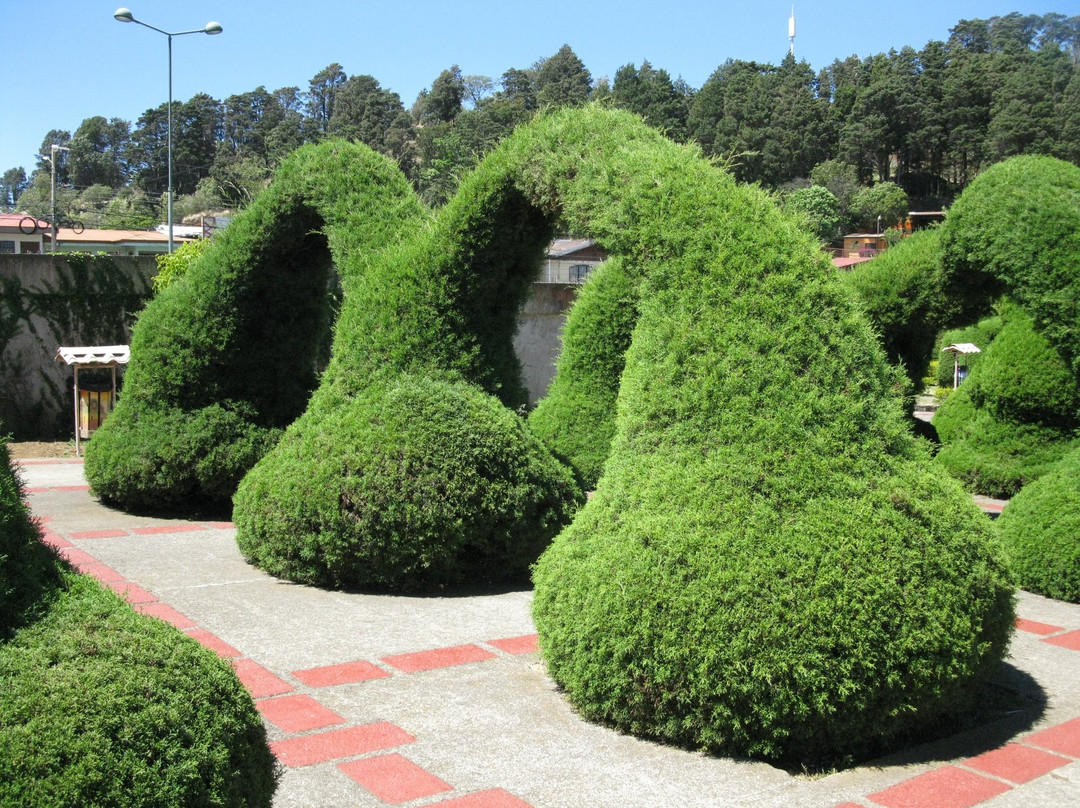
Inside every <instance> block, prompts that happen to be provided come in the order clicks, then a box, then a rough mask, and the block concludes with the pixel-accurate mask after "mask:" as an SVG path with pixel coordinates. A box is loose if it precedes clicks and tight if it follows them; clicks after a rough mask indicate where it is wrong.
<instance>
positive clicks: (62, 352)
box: [56, 345, 131, 457]
mask: <svg viewBox="0 0 1080 808" xmlns="http://www.w3.org/2000/svg"><path fill="white" fill-rule="evenodd" d="M130 358H131V350H130V348H128V346H127V345H101V346H96V347H82V348H63V347H61V348H57V349H56V361H57V362H60V361H63V362H66V363H67V364H68V365H71V366H72V367H74V368H75V456H76V457H78V456H79V453H80V450H79V440H80V438H89V437H90V435H91V434H92V433H93V432H94V430H95V429H97V428H98V427H99V426H101V422H102V421H104V420H105V416H107V415H108V414H109V413H110V412H112V408H113V405H114V404H115V403H116V368H117V366H119V365H126V364H127V363H128V360H129V359H130ZM94 368H109V369H111V370H112V390H111V391H108V390H80V389H79V370H80V369H94Z"/></svg>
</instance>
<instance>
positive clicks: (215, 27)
mask: <svg viewBox="0 0 1080 808" xmlns="http://www.w3.org/2000/svg"><path fill="white" fill-rule="evenodd" d="M113 16H114V17H115V18H116V19H118V20H120V22H134V23H138V24H139V25H141V26H142V27H143V28H149V29H150V30H151V31H157V32H158V33H159V34H164V35H165V36H167V37H168V38H169V119H168V125H167V128H166V138H167V140H168V145H167V150H168V160H169V194H168V206H169V252H170V253H171V252H172V251H173V216H172V201H173V185H172V39H173V37H174V36H184V35H185V34H220V33H221V31H222V28H221V25H220V24H218V23H216V22H208V23H207V24H206V26H205V27H203V28H199V29H197V30H195V31H177V32H175V33H169V32H168V31H162V30H161V29H160V28H155V27H154V26H152V25H148V24H147V23H145V22H143V21H142V20H137V19H135V16H134V15H133V14H132V13H131V10H130V9H126V8H118V9H116V13H115V14H113Z"/></svg>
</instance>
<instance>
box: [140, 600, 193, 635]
mask: <svg viewBox="0 0 1080 808" xmlns="http://www.w3.org/2000/svg"><path fill="white" fill-rule="evenodd" d="M135 611H137V612H142V613H143V614H146V615H149V616H150V617H157V618H159V619H161V620H164V621H165V622H166V623H172V624H173V625H174V626H176V627H177V628H180V629H184V628H194V627H195V623H194V622H192V620H191V618H190V617H188V616H187V615H186V614H181V613H180V612H178V611H176V609H174V608H173V607H172V606H170V605H169V604H167V603H161V602H158V603H136V604H135Z"/></svg>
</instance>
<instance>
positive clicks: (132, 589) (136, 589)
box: [87, 564, 157, 604]
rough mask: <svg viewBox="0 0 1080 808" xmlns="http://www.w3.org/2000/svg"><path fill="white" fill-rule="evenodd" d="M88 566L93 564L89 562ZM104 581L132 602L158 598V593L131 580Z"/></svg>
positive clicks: (152, 600)
mask: <svg viewBox="0 0 1080 808" xmlns="http://www.w3.org/2000/svg"><path fill="white" fill-rule="evenodd" d="M87 566H92V565H90V564H88V565H87ZM102 583H104V584H105V586H107V587H109V589H111V590H112V591H113V592H115V593H116V594H118V595H119V596H120V597H122V598H123V599H124V600H126V601H127V602H128V603H131V604H135V603H153V602H154V601H156V600H157V595H154V594H151V593H150V592H147V591H146V590H145V589H143V588H142V587H141V586H139V585H137V584H133V583H132V582H131V581H123V580H121V581H103V582H102Z"/></svg>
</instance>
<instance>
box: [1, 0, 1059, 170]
mask: <svg viewBox="0 0 1080 808" xmlns="http://www.w3.org/2000/svg"><path fill="white" fill-rule="evenodd" d="M1048 2H1051V3H1053V5H1047V3H1048ZM121 3H128V4H130V5H129V6H128V7H129V8H130V9H131V11H132V13H133V14H134V15H135V17H136V18H138V19H141V20H144V21H145V22H147V23H149V24H151V25H154V26H155V27H157V28H161V29H163V30H168V31H174V32H176V31H186V30H191V29H198V28H202V27H203V26H204V25H205V24H206V23H207V22H209V21H211V20H214V21H217V22H219V23H220V24H221V25H222V26H223V28H224V33H222V34H221V35H220V36H213V37H211V36H205V35H202V34H198V35H192V36H183V37H177V38H174V40H173V95H174V98H175V99H176V100H186V99H188V98H190V97H191V96H192V95H194V94H195V93H197V92H206V93H209V94H210V95H212V96H214V97H215V98H217V99H224V98H226V97H228V96H230V95H233V94H235V93H242V92H247V91H249V90H252V89H254V88H256V87H258V86H259V85H263V86H265V87H266V88H267V89H268V90H275V89H278V88H280V87H289V86H297V87H300V88H301V89H307V86H308V81H309V80H310V79H311V78H312V77H313V76H314V75H315V74H316V73H317V72H319V71H320V70H322V69H323V68H324V67H326V66H327V65H328V64H330V63H332V62H337V63H339V64H340V65H341V66H342V67H343V68H344V70H345V72H346V73H347V74H348V75H350V76H352V75H356V74H361V73H367V74H369V75H372V76H374V77H375V78H376V79H377V80H378V81H379V83H380V84H381V85H382V86H383V87H385V88H387V89H390V90H392V91H394V92H396V93H398V95H400V96H401V100H402V102H403V103H404V104H405V106H406V107H409V106H411V104H412V102H413V101H414V100H415V99H416V95H417V93H419V92H420V91H421V90H422V89H424V88H426V87H430V85H431V82H432V81H433V80H434V79H435V77H436V76H437V75H438V74H439V72H440V71H442V70H443V69H445V68H447V67H449V66H450V65H453V64H457V65H459V66H460V68H461V70H462V72H463V73H465V74H466V75H468V74H482V75H487V76H490V77H492V78H493V79H495V80H498V78H499V76H501V75H502V74H503V73H504V72H505V71H506V70H507V69H508V68H510V67H517V68H526V67H529V66H530V65H531V64H532V63H533V62H535V61H536V60H537V59H538V58H540V57H545V56H550V55H552V54H554V53H555V52H556V51H557V50H558V49H559V48H560V47H561V46H562V45H563V44H564V43H566V44H569V45H570V47H572V48H573V49H574V51H575V53H577V55H578V56H579V57H580V58H581V60H582V61H583V62H584V63H585V66H586V67H587V68H588V69H589V70H590V71H591V73H592V74H593V77H594V78H596V77H600V76H608V77H614V75H615V71H616V70H618V69H619V67H621V66H622V65H625V64H628V63H634V64H635V65H640V64H641V62H642V61H643V60H645V59H648V60H649V61H650V62H651V63H652V65H653V66H654V67H656V68H663V69H665V70H667V71H668V73H670V74H671V76H672V77H673V78H677V77H679V76H681V77H682V78H683V79H685V80H686V81H687V82H688V83H689V84H690V85H691V86H693V87H695V88H696V87H700V86H701V85H702V84H703V83H704V82H705V80H706V79H707V78H708V77H709V75H710V74H711V73H712V72H713V71H714V70H715V69H716V68H717V67H718V66H719V65H721V64H723V62H724V61H725V60H727V59H729V58H732V59H744V60H748V61H749V60H755V61H762V62H772V63H774V64H775V63H778V62H779V61H780V60H781V59H783V57H784V54H785V53H787V49H788V17H789V16H790V14H791V2H790V0H782V1H780V2H776V1H774V0H757V2H748V0H742V2H723V0H713V1H712V2H701V1H700V0H684V2H670V3H664V2H660V0H649V1H648V2H643V1H642V0H618V1H615V0H593V1H592V2H590V1H588V0H576V2H567V0H529V1H528V2H525V1H523V0H465V1H461V2H448V1H447V0H413V1H412V2H409V3H401V2H389V1H388V0H362V1H361V2H348V1H339V2H331V0H302V1H301V2H296V1H295V0H292V1H291V2H284V1H283V0H258V2H256V1H255V0H186V2H183V3H180V2H176V0H171V1H170V2H166V1H165V0H105V1H104V2H102V1H101V0H57V1H56V2H51V1H50V0H39V2H31V1H30V0H0V31H3V32H4V43H3V46H2V52H3V54H4V57H5V58H4V74H5V76H4V80H3V81H0V172H2V171H4V170H6V169H8V168H13V167H16V166H23V167H24V168H25V169H26V170H27V173H29V172H30V171H31V170H32V169H33V168H34V165H35V159H34V154H35V152H36V151H37V149H38V148H39V147H40V145H41V141H42V139H43V138H44V137H45V134H46V133H47V132H48V131H49V130H50V129H64V130H68V131H70V132H74V131H75V129H76V128H78V126H79V124H80V123H81V122H82V121H83V119H85V118H88V117H91V116H94V115H102V116H105V117H106V118H114V117H116V118H123V119H125V120H128V121H130V122H131V123H132V124H134V123H135V121H136V120H137V119H138V118H139V116H140V115H141V114H142V113H143V112H144V111H145V110H147V109H149V108H152V107H155V106H157V105H158V104H161V103H163V102H164V101H165V100H166V99H167V97H168V44H167V40H166V38H165V37H164V36H162V35H160V34H157V33H155V32H153V31H150V30H148V29H146V28H142V27H140V26H136V25H131V24H128V25H125V24H122V23H119V22H117V21H116V20H114V19H113V12H114V11H116V9H117V8H118V7H119V4H121ZM1012 11H1018V12H1020V13H1022V14H1044V13H1047V12H1051V11H1053V12H1058V13H1061V14H1066V15H1069V16H1072V15H1075V14H1080V0H1041V2H1037V3H1032V2H1025V1H1024V0H1004V1H1003V2H998V0H958V1H955V2H954V0H933V1H930V2H928V1H927V0H905V2H902V3H876V2H867V0H859V2H851V1H849V0H803V2H796V3H795V17H796V20H797V37H796V40H795V55H796V58H798V59H800V60H805V61H807V62H809V63H810V65H811V67H813V68H814V69H815V70H818V69H820V68H822V67H824V66H826V65H828V64H830V63H831V62H832V61H833V59H836V58H844V57H847V56H850V55H852V54H856V55H858V56H860V57H864V56H869V55H871V54H875V53H881V52H886V51H888V50H889V49H890V48H896V49H899V48H901V47H903V46H904V45H911V46H912V47H914V48H916V49H918V48H921V47H922V46H923V45H925V44H926V42H928V41H929V40H932V39H942V40H944V39H946V38H948V35H949V34H948V31H949V28H951V27H953V26H954V25H955V24H956V23H957V22H958V21H959V20H961V19H972V18H983V19H985V18H988V17H992V16H995V15H1004V14H1008V13H1009V12H1012Z"/></svg>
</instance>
